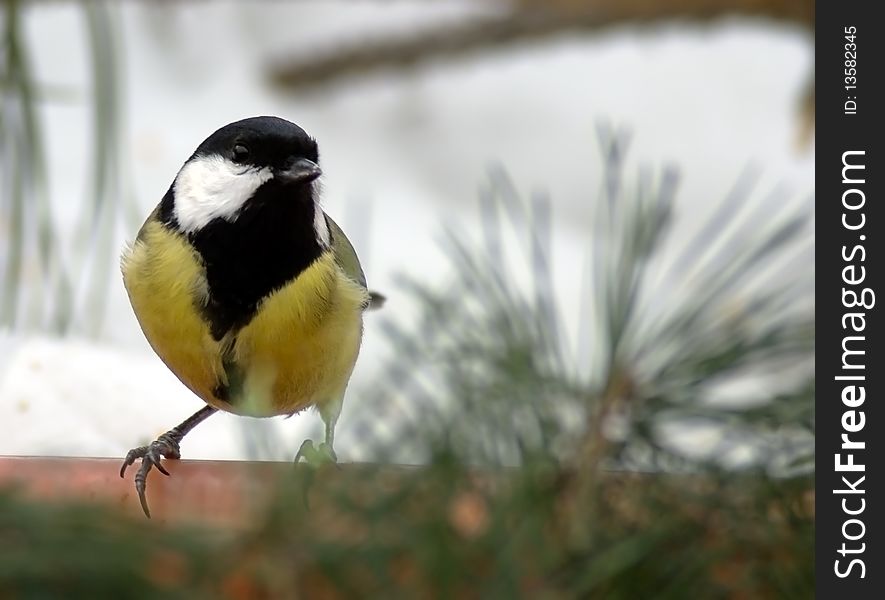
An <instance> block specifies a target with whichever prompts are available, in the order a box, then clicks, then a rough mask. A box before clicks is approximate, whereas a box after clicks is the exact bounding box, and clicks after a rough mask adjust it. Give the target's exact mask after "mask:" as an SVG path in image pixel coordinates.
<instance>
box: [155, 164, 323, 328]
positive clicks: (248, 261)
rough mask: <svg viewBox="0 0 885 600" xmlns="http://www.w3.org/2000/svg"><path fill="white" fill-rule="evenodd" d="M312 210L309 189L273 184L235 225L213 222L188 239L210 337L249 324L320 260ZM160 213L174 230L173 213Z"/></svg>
mask: <svg viewBox="0 0 885 600" xmlns="http://www.w3.org/2000/svg"><path fill="white" fill-rule="evenodd" d="M171 193H172V192H171V190H170V194H171ZM170 200H172V199H171V198H170ZM164 201H165V199H164ZM169 208H171V207H169ZM314 210H316V209H315V205H314V199H313V186H311V185H289V186H284V185H282V184H280V183H279V182H277V181H276V180H273V179H272V180H270V181H268V182H267V183H265V184H264V185H263V186H261V187H260V188H259V189H258V191H257V192H256V193H255V195H254V196H253V197H252V198H251V199H250V200H249V202H248V203H247V205H246V207H245V208H244V209H243V211H242V212H241V213H240V214H239V216H238V217H237V219H236V220H235V221H227V220H225V219H221V218H219V219H215V220H214V221H212V222H210V223H209V224H208V225H206V226H205V227H203V228H202V229H200V230H199V231H197V232H194V233H192V234H190V235H189V236H188V239H189V241H190V243H191V244H192V245H193V246H194V248H195V249H196V250H197V252H199V254H200V256H201V257H202V258H203V262H204V264H205V268H206V280H207V283H208V284H209V301H208V303H207V304H206V306H205V307H202V310H203V314H204V317H205V318H206V320H207V321H208V323H209V326H210V330H211V332H212V337H214V338H215V339H216V340H219V339H221V338H222V337H224V336H225V334H227V333H228V332H231V331H237V330H239V329H240V328H242V327H243V326H245V325H246V324H248V323H249V321H250V320H251V319H252V317H253V316H254V315H255V312H256V311H257V310H258V305H259V304H260V303H261V301H262V300H263V299H264V298H266V297H267V296H269V295H270V294H271V293H273V292H274V291H276V290H278V289H280V288H281V287H283V286H284V285H286V284H287V283H289V282H290V281H292V280H293V279H295V277H297V276H298V274H299V273H301V272H302V271H304V270H305V269H306V268H307V267H309V266H310V265H311V264H312V263H313V262H314V261H315V260H316V259H317V258H319V256H320V254H322V247H321V246H320V244H319V242H318V241H317V239H316V233H315V231H314ZM162 212H163V208H162V207H161V218H162V219H163V220H164V222H166V221H167V219H169V218H170V217H171V219H172V222H169V223H168V224H169V225H172V226H175V225H177V224H176V223H174V213H173V211H171V210H167V212H166V214H165V215H163V214H162ZM164 217H165V218H164Z"/></svg>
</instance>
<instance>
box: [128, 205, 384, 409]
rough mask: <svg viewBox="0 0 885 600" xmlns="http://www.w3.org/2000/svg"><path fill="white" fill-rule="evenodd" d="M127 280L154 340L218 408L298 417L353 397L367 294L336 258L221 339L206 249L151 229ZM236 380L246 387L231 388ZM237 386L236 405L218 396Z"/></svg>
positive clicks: (319, 264)
mask: <svg viewBox="0 0 885 600" xmlns="http://www.w3.org/2000/svg"><path fill="white" fill-rule="evenodd" d="M122 266H123V280H124V283H125V285H126V289H127V291H128V292H129V298H130V301H131V303H132V307H133V309H134V311H135V315H136V317H137V318H138V322H139V324H140V325H141V328H142V330H143V331H144V334H145V337H146V338H147V340H148V342H149V343H150V344H151V347H153V349H154V351H155V352H156V353H157V354H158V355H159V356H160V358H161V359H162V360H163V362H164V363H166V365H167V366H168V367H169V369H170V370H172V372H173V373H175V375H176V376H177V377H178V378H179V379H180V380H181V381H182V382H183V383H184V384H185V385H186V386H188V387H189V388H190V389H191V390H193V392H194V393H195V394H197V395H198V396H199V397H200V398H202V399H203V400H204V401H205V402H207V403H208V404H211V405H213V406H216V407H217V408H220V409H222V410H226V411H229V412H235V413H238V414H245V415H251V416H272V415H279V414H289V413H292V412H296V411H298V410H301V409H303V408H306V407H308V406H310V405H313V404H320V405H321V404H323V403H325V402H328V401H333V400H338V399H339V398H340V397H341V395H343V393H344V390H345V388H346V386H347V381H348V379H349V378H350V374H351V371H352V370H353V366H354V363H355V362H356V358H357V354H358V352H359V346H360V341H361V338H362V310H363V306H364V305H365V302H366V298H367V292H366V291H365V289H363V288H362V287H361V286H360V285H359V284H357V283H355V282H354V281H352V280H351V279H350V278H348V277H347V276H346V275H344V273H343V272H342V271H341V269H340V268H339V266H338V264H337V263H336V262H335V258H334V255H333V254H332V253H331V252H326V253H324V254H323V255H322V256H321V257H320V258H319V259H317V260H316V261H315V262H314V263H313V264H312V265H311V266H310V267H308V268H307V269H306V270H305V271H303V272H302V273H300V274H299V275H298V277H296V278H295V279H294V280H293V281H291V282H290V283H288V284H287V285H285V286H284V287H282V288H281V289H279V290H277V291H276V292H274V293H272V294H271V295H270V296H268V297H267V298H265V299H264V300H263V301H262V303H261V304H260V306H259V307H258V310H257V312H256V314H255V316H254V317H253V319H252V320H251V321H250V322H249V323H248V324H247V325H246V326H245V327H243V328H242V329H241V330H239V331H238V332H236V333H235V334H234V335H233V336H227V337H225V338H222V339H221V340H218V341H216V340H214V339H213V338H212V335H211V334H210V331H209V326H208V324H207V323H206V321H205V320H204V319H203V318H202V316H201V314H200V311H199V305H200V304H201V303H204V302H205V301H206V299H207V296H208V286H207V284H206V280H205V275H204V271H203V268H202V264H201V261H200V258H199V255H198V254H197V253H196V251H195V250H194V249H193V248H192V247H191V246H190V244H188V243H187V242H186V241H185V240H184V239H182V238H181V237H180V236H177V235H174V234H172V233H171V232H169V231H168V230H166V228H164V227H163V226H162V225H161V224H159V223H157V222H149V223H147V224H146V225H145V227H144V228H143V230H142V232H141V233H140V234H139V239H138V240H137V241H136V242H135V244H134V245H133V246H132V248H131V249H130V250H129V251H127V252H126V253H125V254H124V256H123V264H122ZM234 377H236V378H237V379H239V381H236V382H234V381H230V380H229V379H232V378H234ZM229 384H230V388H229V391H230V398H229V402H226V401H223V400H221V399H219V398H218V397H217V396H216V390H217V389H218V388H219V386H228V385H229Z"/></svg>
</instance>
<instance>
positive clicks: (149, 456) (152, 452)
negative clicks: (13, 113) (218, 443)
mask: <svg viewBox="0 0 885 600" xmlns="http://www.w3.org/2000/svg"><path fill="white" fill-rule="evenodd" d="M216 412H218V409H217V408H214V407H212V406H204V407H203V408H201V409H200V410H198V411H197V412H195V413H194V414H193V415H191V416H190V417H188V418H187V419H185V420H184V422H182V423H181V424H180V425H178V426H177V427H173V428H172V429H170V430H169V431H167V432H166V433H164V434H163V435H161V436H160V437H158V438H157V439H156V440H154V441H153V442H151V443H150V444H148V445H147V446H141V447H139V448H133V449H132V450H130V451H129V452H128V453H127V454H126V458H125V460H123V466H122V467H120V477H123V475H124V474H125V473H126V469H127V468H128V467H129V465H132V464H134V463H135V461H136V460H138V459H139V458H140V459H141V467H139V469H138V472H137V473H136V474H135V491H136V492H138V499H139V500H140V501H141V508H142V510H144V514H145V515H147V517H148V518H149V519H150V518H151V511H150V510H148V505H147V499H146V498H145V495H144V492H145V489H146V486H147V475H148V473H150V471H151V468H153V467H157V470H158V471H159V472H160V473H162V474H163V475H169V471H167V470H166V469H165V468H163V465H162V463H161V457H166V458H167V459H175V460H177V459H179V458H181V450H180V448H179V447H178V445H179V444H180V443H181V440H182V438H183V437H184V436H185V435H187V434H188V432H189V431H190V430H191V429H193V428H194V427H196V426H197V425H199V424H200V423H202V422H203V421H205V420H206V419H207V418H208V417H209V416H210V415H212V414H214V413H216Z"/></svg>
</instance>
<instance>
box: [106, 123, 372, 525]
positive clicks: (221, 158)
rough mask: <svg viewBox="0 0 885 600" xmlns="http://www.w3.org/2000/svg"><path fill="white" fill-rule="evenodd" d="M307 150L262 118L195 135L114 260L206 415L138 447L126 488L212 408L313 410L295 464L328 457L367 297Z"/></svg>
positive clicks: (311, 143)
mask: <svg viewBox="0 0 885 600" xmlns="http://www.w3.org/2000/svg"><path fill="white" fill-rule="evenodd" d="M321 174H322V170H321V169H320V166H319V150H318V146H317V142H316V140H315V139H314V138H313V137H311V136H310V135H308V134H307V132H305V131H304V129H302V128H301V127H299V126H298V125H296V124H295V123H292V122H290V121H288V120H285V119H282V118H279V117H274V116H259V117H251V118H247V119H243V120H239V121H236V122H233V123H229V124H228V125H225V126H224V127H221V128H220V129H218V130H217V131H215V132H214V133H212V134H211V135H210V136H209V137H207V138H206V139H205V140H204V141H203V142H202V143H201V144H200V145H199V146H198V147H197V149H196V151H195V152H194V153H193V154H192V155H191V156H190V158H188V159H187V161H185V162H184V164H183V166H182V167H181V169H180V170H179V171H178V173H177V175H176V176H175V178H174V180H173V182H172V185H171V186H170V187H169V189H168V191H167V192H166V194H165V195H164V196H163V198H162V200H161V201H160V203H159V204H158V205H157V206H156V208H155V209H154V211H153V212H152V213H151V214H150V215H149V216H148V217H147V220H146V221H145V222H144V224H143V225H142V227H141V229H140V230H139V232H138V234H137V236H136V238H135V241H134V242H132V243H131V244H129V245H128V246H127V247H126V248H125V249H124V250H123V254H122V257H121V271H122V275H123V283H124V286H125V288H126V291H127V293H128V296H129V301H130V304H131V305H132V309H133V311H134V313H135V317H136V319H137V320H138V323H139V325H140V327H141V330H142V332H143V333H144V336H145V338H146V339H147V341H148V343H149V344H150V346H151V347H152V348H153V350H154V352H156V354H157V355H158V356H159V357H160V359H161V360H162V361H163V362H164V363H165V364H166V366H167V367H168V368H169V369H170V370H171V371H172V373H174V374H175V376H176V377H178V379H179V380H180V381H181V382H182V383H183V384H184V385H185V386H187V387H188V388H189V389H190V390H191V391H192V392H193V393H194V394H196V395H197V396H198V397H199V398H200V399H201V400H202V401H204V402H205V403H206V406H205V407H203V408H201V409H200V410H198V411H197V412H196V413H194V414H193V415H192V416H190V417H189V418H187V419H186V420H184V421H183V422H182V423H180V424H179V425H178V426H176V427H174V428H173V429H171V430H169V431H167V432H166V433H164V434H162V435H160V436H159V437H158V438H157V439H156V440H154V441H153V442H151V443H150V444H148V445H146V446H140V447H137V448H133V449H132V450H130V451H129V452H128V453H127V455H126V457H125V459H124V462H123V466H122V467H121V469H120V476H121V477H124V476H125V472H126V469H127V468H128V467H129V466H131V465H133V464H135V462H136V461H138V460H141V464H140V466H139V468H138V471H137V472H136V475H135V488H136V492H137V494H138V497H139V500H140V503H141V506H142V509H143V510H144V513H145V515H146V516H147V517H148V518H150V510H149V507H148V503H147V500H146V493H145V492H146V485H147V476H148V473H149V472H150V471H151V469H152V468H156V469H157V470H158V471H160V472H161V473H162V474H164V475H167V476H168V475H169V472H168V471H167V470H166V468H165V467H164V466H163V464H162V458H166V459H179V458H180V457H181V452H180V443H181V441H182V438H184V436H185V435H186V434H187V433H188V432H189V431H191V430H192V429H193V428H194V427H196V426H197V425H198V424H199V423H201V422H202V421H204V420H205V419H207V418H208V417H209V416H211V415H213V414H215V413H216V412H218V411H219V410H221V411H226V412H229V413H234V414H237V415H243V416H249V417H273V416H280V415H292V414H295V413H298V412H300V411H302V410H304V409H306V408H308V407H315V408H316V409H317V410H318V411H319V414H320V417H321V418H322V420H323V423H324V425H325V437H324V440H323V442H321V443H320V444H315V443H314V442H313V441H312V440H309V439H308V440H305V441H304V443H303V444H302V445H301V447H300V449H299V451H298V453H297V454H296V456H295V462H296V463H297V462H299V461H301V460H304V461H306V462H308V463H310V464H311V465H320V464H325V463H329V462H332V463H334V462H337V456H336V454H335V450H334V446H333V444H334V435H335V424H336V422H337V419H338V416H339V414H340V412H341V407H342V401H343V398H344V394H345V390H346V388H347V384H348V381H349V379H350V376H351V373H352V371H353V369H354V366H355V364H356V360H357V356H358V354H359V349H360V345H361V340H362V333H363V313H364V312H365V311H366V310H367V309H369V308H370V307H373V308H374V307H377V306H380V304H381V303H382V302H383V300H384V297H383V296H382V295H381V294H378V293H375V292H369V290H368V288H367V286H366V277H365V274H364V273H363V269H362V266H361V265H360V261H359V258H358V257H357V254H356V252H355V250H354V248H353V246H352V245H351V243H350V241H349V240H348V239H347V237H346V236H345V234H344V232H343V231H342V230H341V228H340V227H339V226H338V225H337V224H336V223H335V221H333V220H332V219H331V217H329V216H328V215H327V214H326V213H325V211H324V210H323V208H322V206H321V204H320V187H319V182H318V178H319V177H320V175H321Z"/></svg>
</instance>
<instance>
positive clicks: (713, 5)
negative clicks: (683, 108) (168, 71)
mask: <svg viewBox="0 0 885 600" xmlns="http://www.w3.org/2000/svg"><path fill="white" fill-rule="evenodd" d="M733 16H742V17H751V18H754V17H755V18H763V19H769V20H773V21H777V22H781V23H785V24H789V25H795V26H799V27H801V28H803V29H808V30H813V28H814V0H731V1H729V2H723V1H721V0H678V1H672V2H660V1H656V0H514V2H512V3H510V10H509V11H507V12H506V13H505V14H504V15H502V16H495V17H485V18H482V19H477V20H475V21H472V22H469V23H464V24H456V25H449V26H446V27H443V28H439V29H436V30H431V31H421V32H419V33H413V34H410V35H407V36H402V37H396V36H390V37H385V38H384V39H379V40H373V41H366V40H359V41H356V42H352V43H348V44H346V45H342V46H340V47H339V48H337V49H335V50H332V51H330V52H328V53H325V54H314V55H312V56H309V57H308V58H287V59H283V60H281V61H279V62H277V63H276V64H274V65H271V67H270V71H269V75H270V78H271V80H272V81H273V82H274V83H275V84H277V85H279V86H280V87H284V88H295V89H305V88H309V87H311V86H315V85H318V84H323V83H328V82H332V81H335V80H338V79H342V78H346V77H349V76H352V75H355V74H358V73H364V72H366V71H371V70H381V69H402V68H408V67H412V66H415V65H420V64H422V63H426V62H429V61H433V60H438V59H446V58H455V57H458V56H460V55H464V54H470V53H478V52H486V51H490V50H495V49H497V48H499V47H502V46H505V45H508V44H513V43H517V42H526V41H532V40H537V39H543V38H546V37H553V36H558V35H563V34H569V33H575V32H589V31H595V30H599V29H604V28H606V27H612V26H618V25H636V24H643V25H649V24H654V23H658V22H661V21H669V20H679V21H696V22H709V21H712V20H715V19H720V18H724V17H733Z"/></svg>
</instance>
